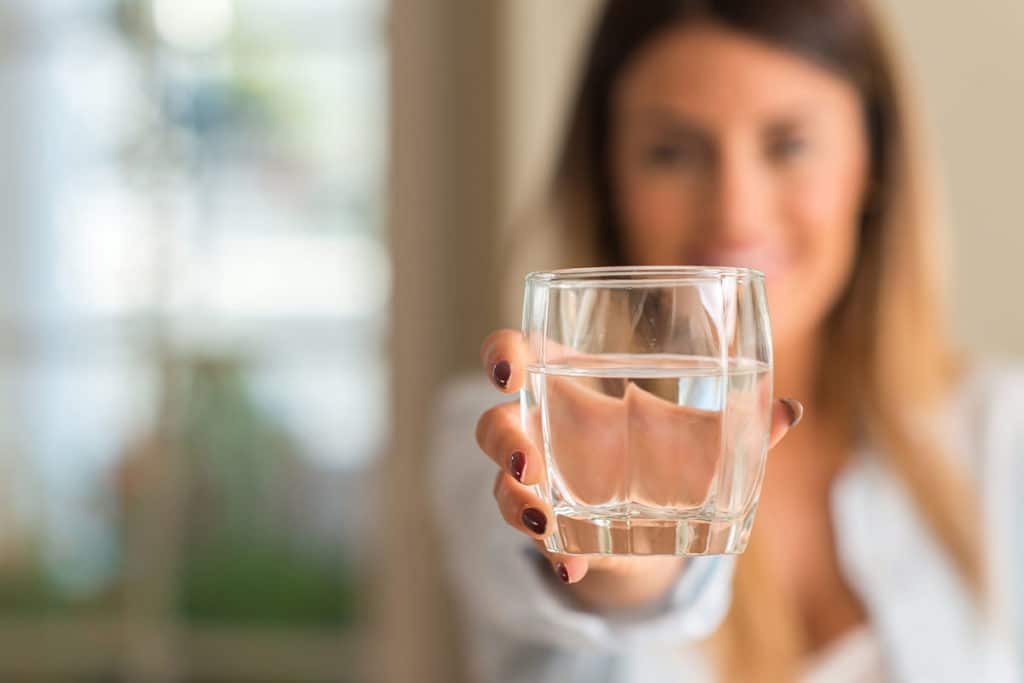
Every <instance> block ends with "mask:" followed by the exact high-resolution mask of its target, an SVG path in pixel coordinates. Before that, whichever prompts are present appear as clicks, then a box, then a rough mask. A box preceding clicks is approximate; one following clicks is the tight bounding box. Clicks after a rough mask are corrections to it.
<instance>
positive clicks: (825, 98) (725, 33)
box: [612, 23, 859, 124]
mask: <svg viewBox="0 0 1024 683" xmlns="http://www.w3.org/2000/svg"><path fill="white" fill-rule="evenodd" d="M612 97H613V102H614V106H615V107H616V108H617V110H618V111H620V112H621V113H623V114H625V115H626V116H630V115H632V114H641V115H643V114H645V113H649V112H650V111H651V110H655V111H669V112H677V113H679V114H681V115H685V116H687V117H690V118H694V119H697V120H700V121H703V122H706V123H709V124H711V123H718V124H723V123H728V122H730V121H734V120H739V119H744V118H748V117H759V118H760V117H765V116H777V115H781V114H789V113H794V112H810V113H811V114H813V113H814V112H816V111H830V110H834V108H836V107H842V108H848V107H849V106H850V105H854V106H856V105H857V104H858V103H859V96H858V94H857V91H856V89H855V88H854V86H853V85H852V84H851V83H850V82H848V81H847V80H845V79H843V78H841V77H840V76H838V75H836V74H834V73H833V72H831V71H829V70H827V69H825V68H824V67H822V66H819V65H818V64H815V63H814V62H812V61H810V60H809V59H807V58H805V57H802V56H800V55H798V54H796V53H795V52H792V51H789V50H786V49H783V48H781V47H777V46H774V45H772V44H770V43H768V42H765V41H762V40H758V39H757V38H753V37H750V36H747V35H745V34H743V33H740V32H738V31H734V30H732V29H728V28H725V27H720V26H718V25H716V24H712V23H695V24H690V25H686V26H683V27H680V28H674V29H670V30H669V31H666V32H665V33H663V34H662V35H660V36H658V37H656V38H655V39H654V40H652V41H651V42H650V43H649V44H648V45H646V46H644V47H643V48H641V49H640V51H639V52H638V53H637V54H636V55H635V56H634V58H633V59H632V60H631V61H630V62H629V63H628V64H627V66H626V68H625V69H624V70H623V72H622V74H621V75H620V77H619V79H618V81H617V82H616V84H615V87H614V90H613V95H612Z"/></svg>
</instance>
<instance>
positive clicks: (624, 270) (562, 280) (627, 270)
mask: <svg viewBox="0 0 1024 683" xmlns="http://www.w3.org/2000/svg"><path fill="white" fill-rule="evenodd" d="M723 277H732V278H736V279H737V280H740V281H743V280H748V279H749V280H764V273H762V272H761V271H760V270H757V269H756V268H744V267H739V266H597V267H593V266H592V267H586V268H560V269H557V270H537V271H533V272H531V273H527V275H526V282H527V283H550V284H557V285H561V286H571V285H578V286H620V285H621V286H627V285H628V286H644V285H646V286H662V285H674V284H685V283H687V282H707V281H717V280H721V279H722V278H723Z"/></svg>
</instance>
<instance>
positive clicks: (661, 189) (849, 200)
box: [611, 24, 869, 347]
mask: <svg viewBox="0 0 1024 683" xmlns="http://www.w3.org/2000/svg"><path fill="white" fill-rule="evenodd" d="M612 120H613V122H614V125H613V130H612V152H611V158H612V167H611V172H612V177H613V183H614V186H615V187H616V192H617V194H616V201H617V205H618V211H619V216H620V219H621V221H622V224H623V225H624V227H625V234H624V235H623V242H624V247H625V250H626V257H627V259H628V260H629V261H630V262H631V263H638V264H649V265H654V264H658V265H664V264H666V263H682V264H694V265H721V266H748V267H752V268H757V269H759V270H762V271H764V273H765V276H766V278H767V286H768V300H769V307H770V309H771V315H772V327H773V333H774V336H775V340H776V344H777V345H778V346H779V347H785V346H786V345H789V344H792V343H794V342H799V341H800V340H801V339H802V338H803V339H806V338H807V335H811V334H814V333H815V331H816V330H817V329H818V327H819V325H820V323H821V322H822V320H823V318H824V317H825V315H826V314H827V312H828V311H829V309H830V308H831V307H832V305H833V304H834V302H835V301H836V299H837V298H838V296H839V295H840V293H841V292H842V289H843V287H844V285H845V284H846V282H847V280H848V278H849V276H850V272H851V269H852V266H853V261H854V257H855V252H856V243H857V232H858V223H859V216H860V213H861V206H862V204H863V196H864V191H865V187H866V185H867V174H868V157H869V154H868V144H867V137H866V131H865V124H864V120H863V114H862V111H861V100H860V96H859V94H858V92H857V91H856V89H855V88H854V87H853V86H852V85H851V84H850V83H848V82H847V81H845V80H843V79H841V78H840V77H838V76H836V75H834V74H832V73H831V72H829V71H827V70H825V69H824V68H822V67H820V66H817V65H816V64H814V63H812V62H810V61H808V60H806V59H804V58H802V57H800V56H798V55H795V54H794V53H791V52H787V51H785V50H783V49H780V48H776V47H773V46H771V45H769V44H768V43H765V42H759V41H757V40H756V39H753V38H749V37H746V36H744V35H743V34H741V33H737V32H733V31H730V30H728V29H724V28H718V27H716V26H715V25H713V24H698V25H691V26H687V27H684V28H680V29H677V30H673V31H671V32H668V33H666V34H665V35H663V36H661V37H659V38H657V39H656V40H654V41H653V42H652V43H651V44H650V45H648V46H646V47H645V48H644V49H643V50H641V52H639V53H638V55H637V56H636V58H635V59H634V60H633V61H632V62H631V63H630V64H629V65H628V66H627V68H626V69H625V71H623V74H622V76H621V77H620V79H619V81H618V82H617V83H616V86H615V89H614V91H613V94H612Z"/></svg>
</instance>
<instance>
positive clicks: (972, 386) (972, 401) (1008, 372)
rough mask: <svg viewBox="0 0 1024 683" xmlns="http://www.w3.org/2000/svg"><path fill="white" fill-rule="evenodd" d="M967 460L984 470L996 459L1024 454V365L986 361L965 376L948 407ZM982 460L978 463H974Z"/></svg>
mask: <svg viewBox="0 0 1024 683" xmlns="http://www.w3.org/2000/svg"><path fill="white" fill-rule="evenodd" d="M950 408H951V411H952V416H953V418H954V420H953V421H954V422H955V423H957V424H959V425H960V428H961V429H962V430H963V431H962V435H963V438H964V439H965V440H966V443H965V444H964V445H965V446H966V447H967V449H968V450H969V451H970V452H971V453H973V454H974V457H973V458H971V457H970V455H969V456H968V457H969V459H971V460H975V461H976V462H975V463H974V464H976V465H977V466H981V467H985V466H986V465H988V464H989V463H988V461H989V460H990V459H991V458H993V457H995V458H1001V457H1013V456H1014V455H1019V454H1021V453H1024V363H1022V362H1020V361H1007V360H995V359H988V360H983V361H976V362H974V363H973V364H972V365H971V366H970V367H969V368H968V369H967V371H966V372H965V373H964V376H963V378H962V379H961V381H960V383H959V385H958V386H957V388H956V390H955V391H954V394H953V396H952V401H951V404H950ZM979 457H980V459H981V461H980V462H977V460H978V459H979Z"/></svg>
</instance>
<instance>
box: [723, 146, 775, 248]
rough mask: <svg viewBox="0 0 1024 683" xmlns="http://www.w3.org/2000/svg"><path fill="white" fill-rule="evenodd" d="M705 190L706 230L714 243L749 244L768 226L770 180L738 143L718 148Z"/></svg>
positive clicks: (745, 148)
mask: <svg viewBox="0 0 1024 683" xmlns="http://www.w3.org/2000/svg"><path fill="white" fill-rule="evenodd" d="M710 180H711V182H710V186H709V187H708V197H707V201H708V216H707V218H708V220H707V224H708V228H709V229H710V232H711V235H709V236H711V237H712V238H713V239H714V240H715V241H716V242H720V243H724V244H743V243H746V242H749V241H752V240H753V239H754V238H755V237H757V235H758V234H759V233H760V232H761V231H763V230H764V229H765V227H766V226H767V224H768V215H767V209H768V199H769V194H770V190H771V188H770V178H769V177H768V176H767V174H766V173H765V172H764V169H762V168H761V164H760V163H759V159H758V156H757V154H756V153H755V152H754V150H753V149H749V148H748V146H747V145H744V144H742V143H734V144H731V145H725V146H723V147H721V148H720V150H719V153H718V156H717V159H716V163H715V165H714V171H713V173H712V175H711V178H710Z"/></svg>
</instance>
